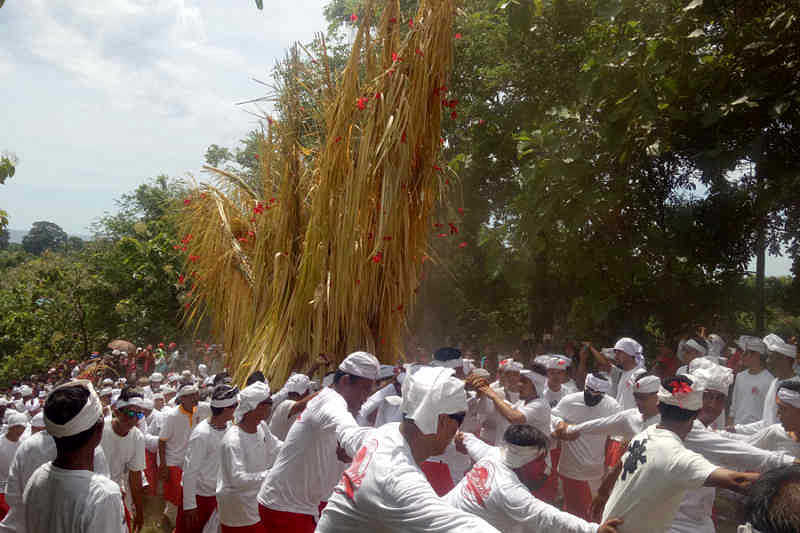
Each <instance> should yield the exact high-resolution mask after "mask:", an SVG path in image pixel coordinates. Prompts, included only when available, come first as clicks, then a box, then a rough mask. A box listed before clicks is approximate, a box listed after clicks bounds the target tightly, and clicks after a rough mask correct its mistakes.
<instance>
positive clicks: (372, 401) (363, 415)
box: [356, 383, 397, 426]
mask: <svg viewBox="0 0 800 533" xmlns="http://www.w3.org/2000/svg"><path fill="white" fill-rule="evenodd" d="M392 395H395V396H396V395H397V388H396V387H395V386H394V383H389V384H388V385H385V386H383V387H381V388H380V389H378V390H377V391H376V392H374V393H373V394H372V395H371V396H370V397H369V398H367V399H366V401H365V402H364V404H363V405H362V406H361V409H360V410H359V411H358V416H357V417H356V420H357V421H358V423H359V424H360V425H362V426H367V425H369V423H368V419H369V416H370V415H371V414H372V413H373V412H374V411H375V410H376V409H377V408H378V407H380V405H381V402H383V399H384V398H386V397H387V396H392Z"/></svg>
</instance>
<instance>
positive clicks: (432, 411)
mask: <svg viewBox="0 0 800 533" xmlns="http://www.w3.org/2000/svg"><path fill="white" fill-rule="evenodd" d="M453 374H454V372H453V370H452V369H450V368H436V367H423V368H420V369H419V370H417V371H416V372H414V373H413V374H409V375H408V376H406V379H405V381H404V382H403V390H402V392H403V405H402V412H403V414H404V415H405V417H406V418H409V419H411V420H413V421H414V423H415V424H416V426H417V427H418V428H419V430H420V431H421V432H422V434H423V435H431V434H433V433H436V431H437V428H438V422H439V415H441V414H446V415H449V414H455V413H463V412H465V411H466V410H467V395H466V393H465V392H464V382H463V381H461V380H460V379H458V378H456V377H454V376H453Z"/></svg>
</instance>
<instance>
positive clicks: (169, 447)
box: [158, 385, 200, 522]
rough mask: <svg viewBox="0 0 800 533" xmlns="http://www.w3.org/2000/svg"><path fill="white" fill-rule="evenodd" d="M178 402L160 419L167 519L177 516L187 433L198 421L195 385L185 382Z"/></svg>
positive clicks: (161, 470)
mask: <svg viewBox="0 0 800 533" xmlns="http://www.w3.org/2000/svg"><path fill="white" fill-rule="evenodd" d="M176 401H177V405H176V406H175V407H174V408H172V409H170V410H168V411H167V412H166V413H165V414H164V417H163V419H162V425H161V434H160V435H159V443H158V462H159V476H160V477H161V479H162V480H163V481H164V499H165V500H166V501H167V507H166V508H165V510H164V511H165V514H166V516H167V518H168V519H169V520H170V522H174V521H175V519H176V517H177V512H178V506H179V505H180V504H181V476H182V475H183V460H184V457H185V456H186V446H187V445H188V444H189V436H190V435H191V434H192V429H194V428H195V427H196V426H197V424H198V423H199V422H200V417H199V415H198V414H197V401H198V394H197V387H195V386H194V385H184V386H182V387H181V388H180V390H179V391H178V395H177V396H176Z"/></svg>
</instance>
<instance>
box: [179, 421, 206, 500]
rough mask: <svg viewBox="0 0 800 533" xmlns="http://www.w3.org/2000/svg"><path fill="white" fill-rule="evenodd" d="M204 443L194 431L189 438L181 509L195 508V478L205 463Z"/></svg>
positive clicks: (184, 467)
mask: <svg viewBox="0 0 800 533" xmlns="http://www.w3.org/2000/svg"><path fill="white" fill-rule="evenodd" d="M206 455H207V452H206V442H205V439H203V438H200V435H199V434H198V433H197V432H196V431H195V432H192V436H191V437H189V444H187V446H186V458H185V459H184V460H183V481H182V482H181V484H182V485H183V508H184V510H187V511H188V510H190V509H195V508H197V498H196V496H197V476H198V475H199V473H200V471H201V470H202V468H203V463H204V462H205V461H206Z"/></svg>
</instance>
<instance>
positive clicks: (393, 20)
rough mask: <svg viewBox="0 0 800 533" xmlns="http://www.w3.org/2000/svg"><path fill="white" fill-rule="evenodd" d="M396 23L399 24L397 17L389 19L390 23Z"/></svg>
mask: <svg viewBox="0 0 800 533" xmlns="http://www.w3.org/2000/svg"><path fill="white" fill-rule="evenodd" d="M395 22H397V17H392V18H390V19H389V23H391V24H394V23H395Z"/></svg>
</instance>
